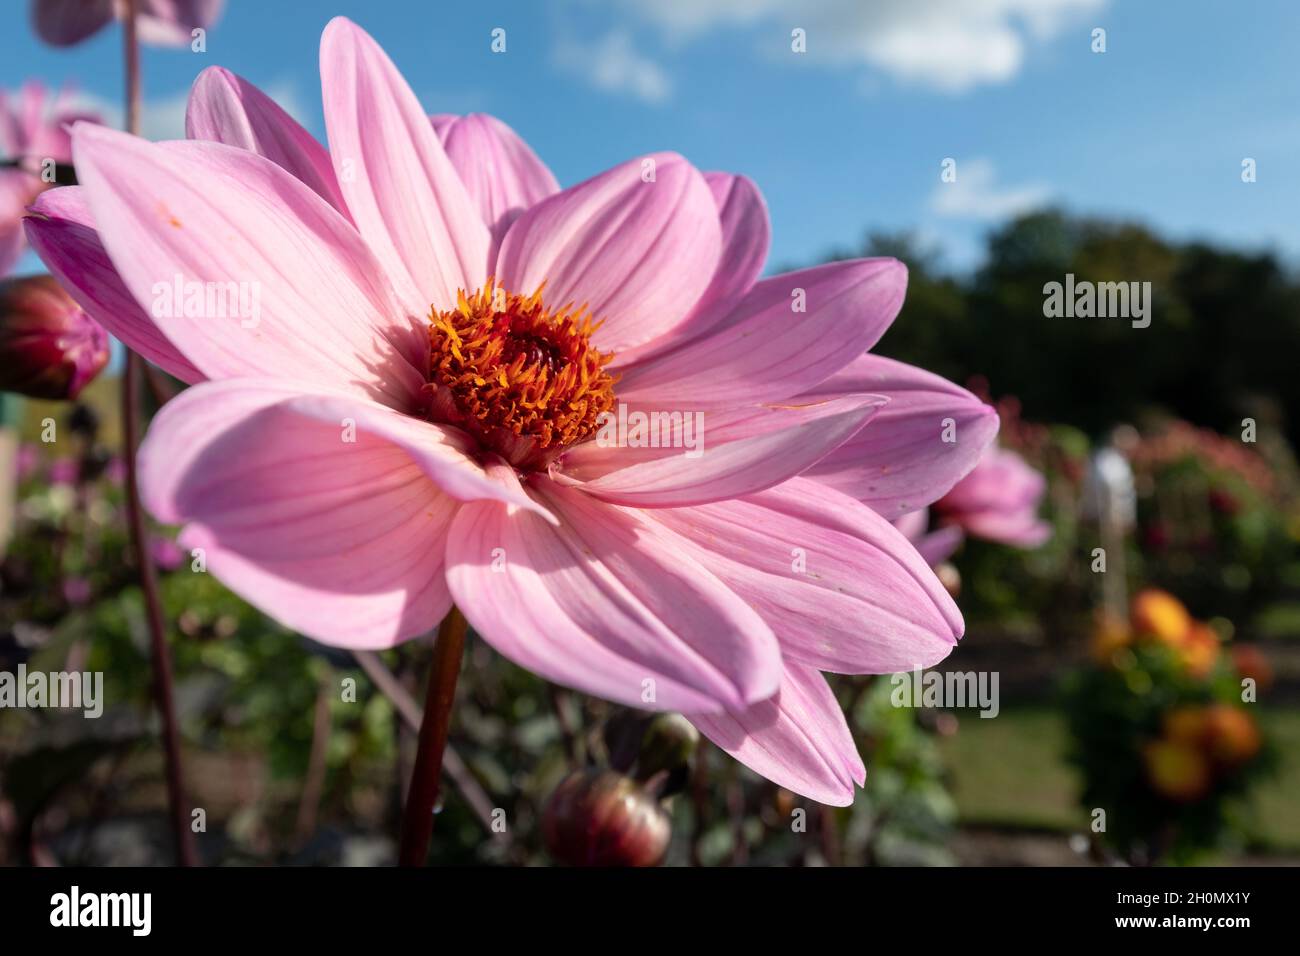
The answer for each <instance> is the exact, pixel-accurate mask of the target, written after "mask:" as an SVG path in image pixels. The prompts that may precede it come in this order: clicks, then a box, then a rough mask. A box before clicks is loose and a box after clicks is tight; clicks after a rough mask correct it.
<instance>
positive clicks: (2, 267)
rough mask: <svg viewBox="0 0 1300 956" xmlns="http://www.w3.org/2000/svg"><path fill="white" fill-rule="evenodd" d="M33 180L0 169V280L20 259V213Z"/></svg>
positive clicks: (26, 175) (21, 218) (29, 199)
mask: <svg viewBox="0 0 1300 956" xmlns="http://www.w3.org/2000/svg"><path fill="white" fill-rule="evenodd" d="M35 182H36V180H35V178H34V177H33V176H32V175H31V174H30V173H27V172H25V171H24V170H21V169H0V276H3V275H5V274H6V273H8V272H9V270H10V269H12V268H13V267H14V265H15V264H16V263H17V262H18V260H19V258H21V257H22V254H23V249H24V248H25V244H24V242H23V210H24V209H25V208H26V206H27V204H28V203H29V202H31V198H32V193H33V192H35V189H34V188H33V183H35Z"/></svg>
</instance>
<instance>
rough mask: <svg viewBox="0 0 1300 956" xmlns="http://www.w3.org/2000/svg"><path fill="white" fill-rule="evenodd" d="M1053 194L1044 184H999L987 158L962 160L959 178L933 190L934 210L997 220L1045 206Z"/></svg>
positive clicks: (958, 217) (946, 214) (954, 214)
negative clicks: (1013, 185) (1012, 185)
mask: <svg viewBox="0 0 1300 956" xmlns="http://www.w3.org/2000/svg"><path fill="white" fill-rule="evenodd" d="M1050 195H1051V190H1049V189H1048V188H1047V187H1046V186H1043V185H1037V184H1035V185H1027V186H1015V187H1010V186H999V185H998V184H997V173H996V172H994V169H993V164H992V163H991V162H990V161H989V160H987V159H967V160H958V161H957V178H956V179H955V180H954V181H953V182H950V183H945V182H941V183H939V185H938V186H936V187H935V189H934V192H933V193H931V194H930V211H931V212H933V213H935V214H936V215H939V216H945V217H948V218H952V219H979V220H986V221H994V220H999V219H1008V218H1010V217H1012V216H1017V215H1019V214H1020V213H1022V212H1028V211H1029V210H1031V209H1034V208H1036V207H1038V206H1041V205H1042V204H1043V203H1045V202H1046V201H1047V199H1048V197H1049V196H1050Z"/></svg>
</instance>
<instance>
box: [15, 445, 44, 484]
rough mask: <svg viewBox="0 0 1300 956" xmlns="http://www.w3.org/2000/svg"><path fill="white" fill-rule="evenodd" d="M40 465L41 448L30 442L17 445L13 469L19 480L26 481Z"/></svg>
mask: <svg viewBox="0 0 1300 956" xmlns="http://www.w3.org/2000/svg"><path fill="white" fill-rule="evenodd" d="M40 467H41V450H40V448H39V447H37V446H36V445H34V444H32V443H31V442H23V443H22V444H21V445H19V446H18V455H17V460H16V461H15V463H14V470H15V472H16V473H17V475H18V480H19V481H26V480H27V479H28V478H31V477H32V476H34V475H35V474H36V473H37V472H38V471H39V470H40Z"/></svg>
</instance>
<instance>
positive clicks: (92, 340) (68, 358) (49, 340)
mask: <svg viewBox="0 0 1300 956" xmlns="http://www.w3.org/2000/svg"><path fill="white" fill-rule="evenodd" d="M107 363H108V333H107V332H105V331H104V330H103V329H102V328H101V327H100V326H99V323H97V322H96V321H95V320H94V319H92V318H90V316H88V315H86V313H84V312H82V311H81V309H80V308H78V306H77V304H76V303H75V302H73V301H72V298H71V297H70V296H69V295H68V294H67V293H66V292H64V291H63V289H62V287H60V286H59V284H58V282H56V281H55V280H54V278H53V277H51V276H26V277H24V278H20V279H8V280H5V281H3V282H0V391H6V392H18V393H19V394H21V395H27V396H28V397H30V398H45V399H56V400H57V399H70V398H76V396H77V393H78V392H80V391H81V390H82V388H84V387H85V386H86V384H87V383H88V382H90V380H91V379H93V378H94V377H95V376H96V375H98V374H99V372H100V370H101V369H102V368H103V367H104V366H105V365H106V364H107Z"/></svg>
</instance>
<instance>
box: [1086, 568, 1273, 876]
mask: <svg viewBox="0 0 1300 956" xmlns="http://www.w3.org/2000/svg"><path fill="white" fill-rule="evenodd" d="M1266 680H1267V672H1266V668H1265V666H1264V665H1263V664H1262V662H1261V659H1260V658H1259V656H1258V655H1257V654H1256V653H1253V652H1252V651H1251V650H1249V649H1238V651H1237V653H1235V654H1229V653H1226V652H1225V651H1224V648H1223V641H1222V638H1221V635H1220V634H1219V633H1218V632H1217V631H1216V630H1215V629H1214V628H1213V627H1212V626H1211V625H1210V624H1207V623H1205V622H1202V621H1197V620H1195V619H1193V618H1192V616H1191V615H1190V614H1189V613H1188V612H1187V609H1186V608H1185V607H1184V606H1183V604H1182V603H1181V602H1180V601H1179V600H1178V599H1177V598H1175V597H1173V596H1172V595H1171V594H1169V593H1167V592H1164V591H1159V590H1155V589H1148V590H1145V591H1142V592H1140V593H1138V594H1137V595H1135V596H1134V598H1133V600H1132V605H1131V616H1130V620H1128V621H1119V620H1114V619H1107V618H1102V619H1100V620H1099V621H1098V623H1097V626H1096V629H1095V632H1094V634H1093V639H1092V646H1091V663H1089V664H1088V665H1086V666H1084V667H1083V668H1081V669H1080V670H1079V671H1078V672H1077V673H1075V674H1074V675H1072V676H1071V677H1070V679H1069V680H1068V682H1067V685H1066V696H1065V701H1066V709H1067V716H1068V720H1069V726H1070V732H1071V735H1072V739H1073V746H1072V759H1073V761H1074V762H1075V764H1076V765H1077V766H1078V767H1079V769H1080V771H1081V772H1082V774H1083V792H1082V794H1081V802H1082V806H1083V807H1084V808H1085V809H1086V810H1087V811H1088V812H1089V813H1090V814H1091V815H1092V816H1091V819H1092V820H1093V821H1094V836H1095V839H1096V840H1097V841H1098V842H1099V843H1100V844H1102V845H1103V846H1104V847H1106V848H1107V849H1109V850H1111V851H1113V852H1115V853H1118V854H1119V855H1120V857H1121V858H1123V859H1124V860H1126V861H1128V862H1131V863H1143V864H1152V863H1162V862H1167V863H1190V862H1194V861H1196V860H1197V859H1199V858H1201V857H1202V856H1203V855H1204V854H1206V853H1207V852H1210V851H1212V850H1216V849H1221V848H1223V847H1224V845H1225V843H1226V842H1227V841H1228V840H1229V839H1230V838H1231V837H1233V836H1234V835H1236V836H1240V829H1239V827H1240V823H1241V814H1242V812H1243V809H1244V803H1243V800H1242V798H1243V797H1245V796H1246V795H1247V794H1248V793H1249V791H1250V788H1251V785H1252V784H1253V783H1254V782H1255V781H1257V780H1258V779H1259V777H1260V775H1261V774H1262V773H1263V772H1264V771H1265V770H1266V769H1267V768H1268V767H1269V766H1270V764H1271V762H1272V755H1271V754H1270V753H1269V750H1268V748H1267V746H1266V745H1265V742H1264V740H1263V738H1262V736H1261V733H1260V730H1259V724H1258V721H1257V719H1256V717H1255V713H1254V708H1255V707H1256V706H1257V705H1258V697H1259V690H1260V682H1261V681H1266ZM1098 810H1100V811H1103V814H1102V815H1100V816H1099V815H1098V814H1097V813H1096V811H1098ZM1097 821H1101V823H1100V826H1098V825H1097Z"/></svg>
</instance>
